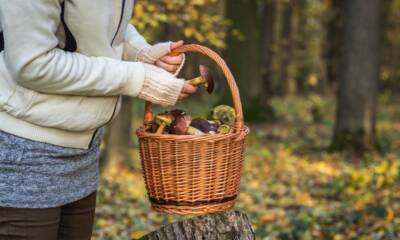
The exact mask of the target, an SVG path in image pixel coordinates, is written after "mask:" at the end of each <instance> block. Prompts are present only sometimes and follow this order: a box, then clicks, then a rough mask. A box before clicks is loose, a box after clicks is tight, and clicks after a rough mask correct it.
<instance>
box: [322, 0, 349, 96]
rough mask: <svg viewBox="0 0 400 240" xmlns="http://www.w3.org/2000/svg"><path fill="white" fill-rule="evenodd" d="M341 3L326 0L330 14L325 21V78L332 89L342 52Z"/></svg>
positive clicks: (335, 0) (338, 0) (337, 76)
mask: <svg viewBox="0 0 400 240" xmlns="http://www.w3.org/2000/svg"><path fill="white" fill-rule="evenodd" d="M343 5H344V0H328V8H329V10H330V12H331V16H330V17H329V20H328V23H327V28H328V31H327V36H326V45H325V46H326V49H327V50H326V58H325V62H326V75H327V78H328V79H327V80H328V83H329V85H330V86H331V87H333V88H334V89H335V88H336V87H335V86H337V83H338V81H339V71H340V59H341V55H342V53H343V51H342V50H343V47H342V46H343V41H342V39H343Z"/></svg>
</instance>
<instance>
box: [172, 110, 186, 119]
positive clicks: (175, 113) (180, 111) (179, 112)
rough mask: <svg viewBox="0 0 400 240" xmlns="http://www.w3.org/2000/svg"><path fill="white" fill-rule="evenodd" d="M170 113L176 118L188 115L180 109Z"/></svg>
mask: <svg viewBox="0 0 400 240" xmlns="http://www.w3.org/2000/svg"><path fill="white" fill-rule="evenodd" d="M169 113H170V114H171V115H172V116H174V118H177V117H178V116H180V115H186V112H185V111H183V110H181V109H178V108H176V109H174V110H171V111H169Z"/></svg>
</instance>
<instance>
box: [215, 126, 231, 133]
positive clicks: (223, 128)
mask: <svg viewBox="0 0 400 240" xmlns="http://www.w3.org/2000/svg"><path fill="white" fill-rule="evenodd" d="M230 131H231V127H230V126H229V125H226V124H222V125H221V126H219V127H218V129H217V132H218V133H222V134H227V133H229V132H230Z"/></svg>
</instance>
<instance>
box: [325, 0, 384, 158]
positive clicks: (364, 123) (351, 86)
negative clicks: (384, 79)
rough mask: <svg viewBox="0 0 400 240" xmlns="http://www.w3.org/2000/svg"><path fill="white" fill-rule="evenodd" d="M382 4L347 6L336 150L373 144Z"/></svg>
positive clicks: (366, 0)
mask: <svg viewBox="0 0 400 240" xmlns="http://www.w3.org/2000/svg"><path fill="white" fill-rule="evenodd" d="M381 4H382V1H381V0H352V1H345V3H344V7H345V13H344V55H343V62H342V64H343V65H342V76H341V78H340V82H339V91H338V110H337V118H336V127H335V133H334V138H333V143H332V147H333V149H337V150H341V149H346V148H351V149H354V150H356V151H363V150H366V149H370V148H371V147H372V146H373V144H374V137H375V121H376V120H375V118H376V98H377V96H376V95H377V85H378V79H379V65H380V38H381V15H380V14H381Z"/></svg>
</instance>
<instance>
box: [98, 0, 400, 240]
mask: <svg viewBox="0 0 400 240" xmlns="http://www.w3.org/2000/svg"><path fill="white" fill-rule="evenodd" d="M132 22H133V23H134V24H135V26H136V27H137V28H138V30H139V31H140V32H141V33H142V34H144V35H145V36H146V38H147V39H148V41H149V42H151V43H157V42H159V41H166V40H179V39H183V40H185V42H186V43H200V44H203V45H206V46H209V47H211V48H213V49H215V50H217V51H218V52H220V53H221V54H222V56H224V58H225V59H226V61H227V63H228V65H229V66H230V67H231V70H232V71H233V73H234V75H235V76H236V80H237V83H238V85H239V88H240V90H241V95H242V101H243V104H244V111H245V118H246V122H247V123H248V125H249V126H250V127H251V130H252V133H251V135H250V136H249V139H248V150H247V154H246V162H245V168H244V173H243V174H244V175H243V178H242V192H241V194H240V198H239V200H238V203H237V205H236V208H237V209H239V210H242V211H244V212H245V213H247V214H249V216H250V218H251V220H252V224H253V227H254V229H255V231H256V234H257V237H258V238H259V239H268V240H269V239H301V240H307V239H334V240H341V239H371V240H372V239H400V216H399V214H400V185H399V184H400V172H399V170H400V169H399V168H400V159H399V157H400V150H399V149H400V108H399V106H400V98H399V93H400V84H399V81H400V0H347V1H345V0H137V1H136V7H135V11H134V17H133V19H132ZM199 63H203V64H205V65H207V66H210V67H214V65H213V64H212V63H210V62H209V61H207V60H206V59H204V58H202V57H199V56H197V55H188V64H187V65H186V67H185V68H184V71H183V74H182V77H185V78H191V77H194V76H196V75H197V74H198V70H197V68H198V65H199ZM213 71H214V72H215V74H216V75H217V76H218V77H217V81H218V89H217V92H216V93H215V94H214V95H212V96H208V95H207V94H203V93H199V94H196V96H194V97H192V98H191V99H189V100H188V101H185V102H182V103H180V104H179V107H180V108H183V109H186V110H188V111H189V112H191V113H192V114H194V115H196V114H200V113H205V112H207V111H209V109H211V108H212V106H214V105H217V104H219V103H228V104H229V103H230V98H229V97H230V95H229V91H228V88H227V86H226V84H225V82H224V78H223V76H222V75H221V73H219V72H218V71H217V69H216V68H215V67H214V68H213ZM160 111H161V109H160ZM142 114H143V102H141V101H139V100H137V99H129V98H126V99H124V106H123V109H122V112H121V114H120V116H119V117H118V119H116V121H114V122H113V123H112V125H111V126H110V127H109V128H108V131H107V135H106V139H105V141H104V143H103V146H102V149H103V157H102V182H101V187H100V191H99V199H98V210H97V220H96V230H95V239H132V238H138V237H140V236H142V235H144V234H146V233H148V232H149V231H152V230H155V229H156V228H158V227H160V226H161V225H163V224H166V223H169V222H173V221H176V220H177V219H178V218H176V217H172V216H166V215H162V214H157V213H154V212H151V211H150V205H149V202H148V201H147V197H146V194H145V188H144V183H143V179H142V177H141V173H140V160H139V156H138V148H137V142H136V138H135V129H136V128H137V127H138V126H139V125H140V123H141V119H142Z"/></svg>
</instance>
